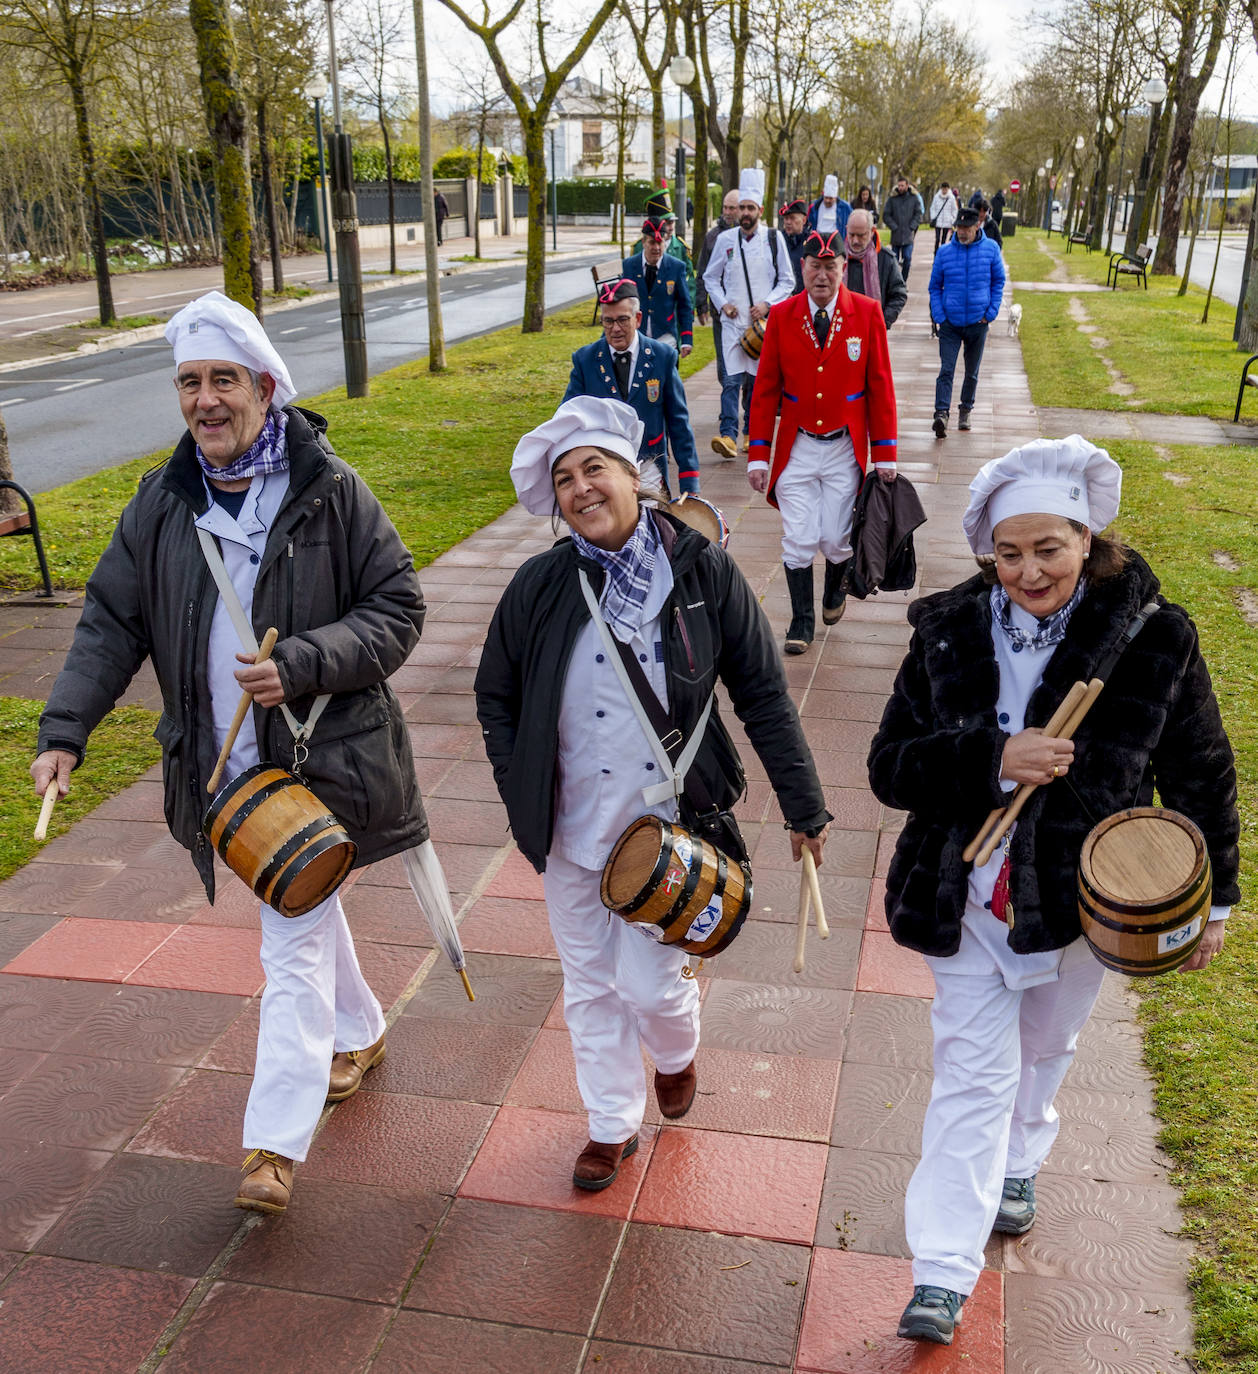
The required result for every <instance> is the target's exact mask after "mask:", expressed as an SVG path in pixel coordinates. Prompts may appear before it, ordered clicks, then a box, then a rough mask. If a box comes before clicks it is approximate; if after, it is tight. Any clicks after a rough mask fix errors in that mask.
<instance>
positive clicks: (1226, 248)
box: [1175, 233, 1245, 305]
mask: <svg viewBox="0 0 1258 1374" xmlns="http://www.w3.org/2000/svg"><path fill="white" fill-rule="evenodd" d="M1216 246H1217V247H1218V249H1219V270H1218V273H1217V274H1216V275H1215V279H1214V294H1215V297H1216V298H1217V299H1219V300H1222V301H1224V302H1225V303H1226V304H1228V305H1235V304H1236V303H1237V302H1238V301H1239V300H1240V294H1241V269H1242V268H1243V267H1244V265H1245V235H1244V234H1224V236H1223V242H1222V244H1219V242H1218V234H1217V233H1215V234H1199V235H1198V236H1197V245H1196V247H1195V248H1194V249H1193V251H1192V273H1191V278H1192V282H1193V285H1194V286H1200V287H1202V288H1203V289H1204V288H1205V287H1208V286H1209V285H1210V274H1211V273H1212V272H1213V271H1214V254H1215V248H1216ZM1187 258H1188V240H1187V239H1186V238H1183V239H1180V241H1179V251H1178V252H1177V254H1176V257H1175V265H1176V267H1178V268H1179V270H1180V272H1183V270H1184V263H1185V261H1186V260H1187Z"/></svg>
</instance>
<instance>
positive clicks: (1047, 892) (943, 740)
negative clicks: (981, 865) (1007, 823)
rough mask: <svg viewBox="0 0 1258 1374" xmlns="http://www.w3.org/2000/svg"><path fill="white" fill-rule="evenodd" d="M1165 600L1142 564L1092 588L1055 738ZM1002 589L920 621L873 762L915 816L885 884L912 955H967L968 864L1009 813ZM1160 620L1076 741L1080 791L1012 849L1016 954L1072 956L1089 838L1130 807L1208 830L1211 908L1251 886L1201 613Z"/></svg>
mask: <svg viewBox="0 0 1258 1374" xmlns="http://www.w3.org/2000/svg"><path fill="white" fill-rule="evenodd" d="M1157 590H1158V581H1157V578H1156V577H1155V576H1154V575H1153V573H1152V571H1151V570H1150V568H1149V566H1148V564H1147V563H1145V562H1144V560H1143V559H1142V558H1140V557H1139V555H1136V554H1133V555H1132V556H1131V561H1130V562H1129V564H1128V565H1127V567H1126V568H1125V569H1124V570H1123V572H1122V573H1121V574H1119V576H1117V577H1115V578H1112V579H1109V580H1107V581H1104V582H1100V583H1096V584H1094V585H1093V586H1092V587H1090V588H1089V590H1088V592H1087V594H1086V595H1085V596H1084V598H1083V600H1082V601H1081V602H1080V603H1079V605H1078V607H1077V608H1076V609H1075V611H1074V613H1073V615H1072V616H1071V618H1070V623H1069V626H1068V628H1067V631H1066V637H1065V639H1064V640H1063V641H1062V642H1061V644H1059V645H1058V646H1057V649H1056V651H1055V652H1054V653H1053V656H1052V658H1051V659H1050V660H1049V662H1048V666H1047V667H1046V669H1045V671H1044V679H1043V681H1042V682H1041V683H1040V685H1039V687H1037V688H1036V690H1035V692H1034V694H1033V695H1032V697H1031V701H1030V703H1029V705H1028V707H1027V713H1026V723H1027V725H1028V726H1032V725H1038V726H1043V725H1044V724H1045V723H1046V722H1047V721H1048V718H1049V716H1051V715H1052V713H1053V711H1054V710H1055V709H1056V707H1057V705H1058V703H1059V702H1060V701H1061V699H1062V697H1063V696H1065V694H1066V692H1067V691H1068V690H1069V688H1070V687H1071V685H1072V684H1073V683H1074V682H1075V681H1076V680H1079V679H1082V680H1083V681H1085V682H1086V681H1087V680H1088V679H1090V678H1091V677H1092V676H1094V672H1095V669H1096V668H1097V666H1098V664H1099V663H1100V661H1101V660H1102V659H1103V658H1104V657H1105V654H1106V652H1107V651H1108V650H1109V649H1110V648H1111V647H1112V646H1113V644H1114V643H1115V641H1116V640H1117V638H1118V636H1119V635H1120V634H1121V632H1122V630H1123V628H1124V627H1125V626H1126V624H1127V622H1128V621H1129V620H1130V618H1131V617H1132V615H1133V614H1134V613H1135V612H1136V611H1137V610H1138V609H1139V608H1140V607H1141V606H1142V605H1144V604H1145V603H1146V602H1147V601H1149V600H1150V599H1152V598H1153V597H1154V596H1155V594H1156V593H1157ZM989 594H990V588H989V586H988V585H987V584H986V583H984V581H983V579H982V578H981V577H977V576H976V577H974V578H971V579H970V580H969V581H968V582H964V583H962V584H961V585H960V586H958V587H954V588H952V590H951V591H947V592H939V593H937V594H935V595H933V596H928V597H923V598H922V599H921V600H920V601H916V602H914V603H913V605H912V606H910V608H909V621H910V623H911V624H912V625H913V627H914V630H915V633H914V635H913V639H912V641H911V643H910V644H909V651H908V656H907V657H906V658H905V660H904V663H903V664H902V665H901V667H900V672H899V675H898V676H897V678H896V683H895V690H894V693H893V695H892V697H891V700H890V701H889V702H888V703H887V707H886V710H885V711H884V712H883V717H882V723H881V725H880V726H879V728H878V733H877V735H876V736H875V737H874V741H873V744H872V745H871V746H870V750H869V781H870V786H871V787H872V788H873V790H874V793H875V794H876V795H877V797H878V799H879V800H880V801H882V802H883V803H885V804H886V805H887V806H891V807H895V808H896V809H898V810H901V811H908V812H910V815H909V818H908V821H907V823H906V824H905V827H904V830H903V832H902V834H901V835H900V838H899V841H898V842H897V844H896V849H895V856H894V858H893V859H892V862H891V867H890V872H889V874H888V876H887V907H886V909H887V918H888V920H889V922H890V925H891V933H892V935H893V936H894V937H895V940H896V942H897V943H898V944H901V945H906V946H908V947H909V948H910V949H916V950H920V951H921V952H922V953H923V954H935V955H950V954H955V953H956V952H957V949H958V947H959V945H960V941H961V917H962V914H963V913H964V911H965V902H966V891H967V887H968V880H969V873H970V865H969V864H968V863H966V862H965V861H964V860H963V859H962V858H961V852H962V850H963V849H964V848H965V847H966V845H967V844H968V843H969V841H970V840H971V839H972V838H973V836H974V834H975V833H976V831H977V830H978V828H979V827H980V826H981V825H982V823H983V821H984V819H985V818H986V817H987V814H988V813H989V812H990V811H991V810H992V809H993V808H994V807H997V806H1002V805H1004V802H1005V794H1004V793H1002V791H1001V789H1000V783H999V773H1000V757H1001V752H1002V750H1003V749H1004V746H1005V741H1006V739H1007V738H1008V736H1007V735H1006V734H1005V732H1004V731H1002V730H1001V729H1000V727H999V726H998V725H997V723H996V698H997V692H998V688H999V681H998V670H997V666H996V654H995V650H994V649H993V647H992V640H991V611H990V603H989ZM1157 601H1158V603H1159V607H1160V609H1159V610H1158V611H1157V612H1156V613H1155V614H1154V615H1152V616H1151V617H1150V619H1149V621H1148V623H1147V624H1146V626H1145V627H1144V629H1143V630H1142V631H1141V632H1140V634H1139V635H1138V636H1137V637H1136V638H1135V640H1134V641H1133V642H1132V644H1131V646H1130V647H1129V648H1128V649H1127V650H1126V652H1125V653H1124V654H1123V656H1122V657H1121V658H1120V659H1119V661H1118V664H1117V666H1116V667H1115V668H1114V670H1113V672H1112V674H1111V675H1110V678H1109V681H1108V682H1107V683H1106V685H1105V688H1104V690H1103V691H1102V692H1101V694H1100V696H1099V697H1098V698H1097V701H1096V704H1095V705H1094V706H1093V707H1092V710H1091V711H1090V712H1089V714H1088V715H1087V717H1086V718H1085V719H1084V721H1083V724H1082V725H1081V726H1080V728H1079V730H1078V732H1077V733H1076V735H1075V761H1074V763H1073V764H1072V765H1071V768H1070V774H1069V778H1068V780H1067V779H1063V780H1062V781H1061V782H1059V783H1057V784H1056V785H1050V786H1047V787H1040V788H1037V789H1036V790H1035V791H1034V792H1033V793H1032V794H1031V798H1030V800H1029V802H1028V803H1027V805H1026V806H1025V807H1024V808H1023V810H1022V813H1021V815H1020V816H1019V818H1018V824H1017V827H1016V829H1015V832H1014V836H1013V841H1012V845H1011V850H1010V858H1011V869H1010V876H1011V897H1012V900H1013V907H1014V910H1015V911H1016V912H1017V920H1016V921H1015V923H1014V928H1013V930H1012V931H1011V932H1010V934H1009V947H1010V948H1011V949H1012V950H1014V951H1015V952H1017V953H1019V954H1030V953H1034V952H1036V951H1039V950H1048V949H1058V948H1060V947H1061V946H1063V945H1067V944H1069V943H1070V942H1071V941H1072V940H1074V939H1075V938H1076V937H1077V936H1078V935H1079V933H1080V931H1079V916H1078V909H1077V905H1076V896H1075V881H1076V869H1077V866H1078V859H1079V852H1080V850H1081V849H1082V846H1083V840H1084V838H1085V837H1086V835H1087V833H1088V831H1089V830H1091V829H1092V827H1093V826H1094V825H1095V824H1096V823H1097V822H1098V821H1101V820H1103V819H1104V818H1105V817H1106V816H1109V815H1112V814H1113V813H1114V812H1115V811H1121V810H1123V809H1124V808H1126V807H1130V806H1149V805H1151V804H1152V802H1153V791H1154V787H1155V786H1156V788H1157V791H1158V795H1159V798H1160V800H1161V803H1162V804H1163V805H1164V806H1168V807H1171V808H1172V809H1173V810H1176V811H1181V812H1183V813H1184V815H1186V816H1189V817H1191V818H1192V820H1194V821H1195V822H1196V823H1197V825H1198V826H1200V827H1201V831H1202V833H1203V834H1204V836H1205V840H1206V846H1207V848H1208V850H1209V854H1210V863H1211V866H1212V868H1213V874H1214V892H1213V899H1212V900H1213V902H1214V903H1215V904H1218V905H1231V904H1232V903H1234V902H1235V901H1237V900H1238V899H1239V896H1240V891H1239V888H1238V887H1237V882H1236V879H1237V870H1238V863H1239V858H1238V853H1237V839H1238V836H1239V820H1238V817H1237V811H1236V772H1235V768H1234V767H1233V761H1232V750H1231V746H1230V745H1229V744H1228V741H1227V736H1226V735H1225V734H1224V732H1223V723H1222V721H1221V719H1220V717H1219V708H1218V703H1217V702H1216V701H1215V697H1214V691H1213V689H1212V687H1211V685H1210V674H1209V672H1208V671H1207V669H1206V665H1205V662H1204V660H1203V659H1202V657H1201V651H1200V648H1199V647H1198V643H1197V631H1196V628H1195V627H1194V625H1193V623H1192V621H1191V620H1190V619H1189V617H1188V614H1187V612H1186V611H1185V610H1184V609H1183V608H1182V607H1180V606H1175V605H1171V604H1170V603H1168V602H1166V601H1165V600H1164V599H1163V598H1162V597H1160V596H1158V597H1157Z"/></svg>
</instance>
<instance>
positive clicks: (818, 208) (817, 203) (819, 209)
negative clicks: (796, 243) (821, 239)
mask: <svg viewBox="0 0 1258 1374" xmlns="http://www.w3.org/2000/svg"><path fill="white" fill-rule="evenodd" d="M851 213H852V207H851V206H850V205H849V204H848V203H847V201H845V200H844V199H843V198H842V196H840V195H839V179H838V177H836V176H835V175H834V174H833V173H831V174H830V175H829V176H827V177H826V179H825V181H824V182H823V183H822V187H821V194H820V195H819V196H818V197H817V199H816V200H814V201H813V203H812V204H811V205H810V206H809V207H808V224H809V227H810V228H813V229H815V230H816V231H817V232H818V233H819V234H838V236H839V238H840V239H842V238H844V237H845V236H846V234H847V217H848V215H850V214H851Z"/></svg>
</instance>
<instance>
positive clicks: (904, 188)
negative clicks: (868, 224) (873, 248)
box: [882, 172, 922, 282]
mask: <svg viewBox="0 0 1258 1374" xmlns="http://www.w3.org/2000/svg"><path fill="white" fill-rule="evenodd" d="M882 222H883V223H884V224H885V225H886V226H887V228H888V229H890V230H891V251H892V252H893V253H894V254H895V256H896V262H897V263H898V264H899V267H900V275H901V276H902V277H903V278H904V280H905V281H906V282H907V281H908V279H909V267H910V265H911V264H912V262H913V240H914V238H915V237H916V235H917V226H918V225H919V224H921V222H922V198H921V196H919V195H918V194H917V192H916V191H915V190H914V189H913V188H912V186H910V185H909V179H908V177H906V176H905V175H904V173H903V172H901V173H900V175H899V176H898V177H896V180H895V190H894V191H893V192H892V194H891V195H889V196H888V197H887V203H886V204H885V205H884V206H883V207H882Z"/></svg>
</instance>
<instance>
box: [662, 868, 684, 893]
mask: <svg viewBox="0 0 1258 1374" xmlns="http://www.w3.org/2000/svg"><path fill="white" fill-rule="evenodd" d="M685 881H686V870H685V869H684V868H670V869H669V870H668V872H667V873H665V874H664V881H663V882H662V883H661V884H660V886H661V887H662V888H663V889H664V891H665V892H666V893H667V894H668V895H669V896H670V897H671V896H672V895H673V894H674V893H675V892H676V891H677V889H678V888H679V887H680V886H681V885H682V883H684V882H685Z"/></svg>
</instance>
